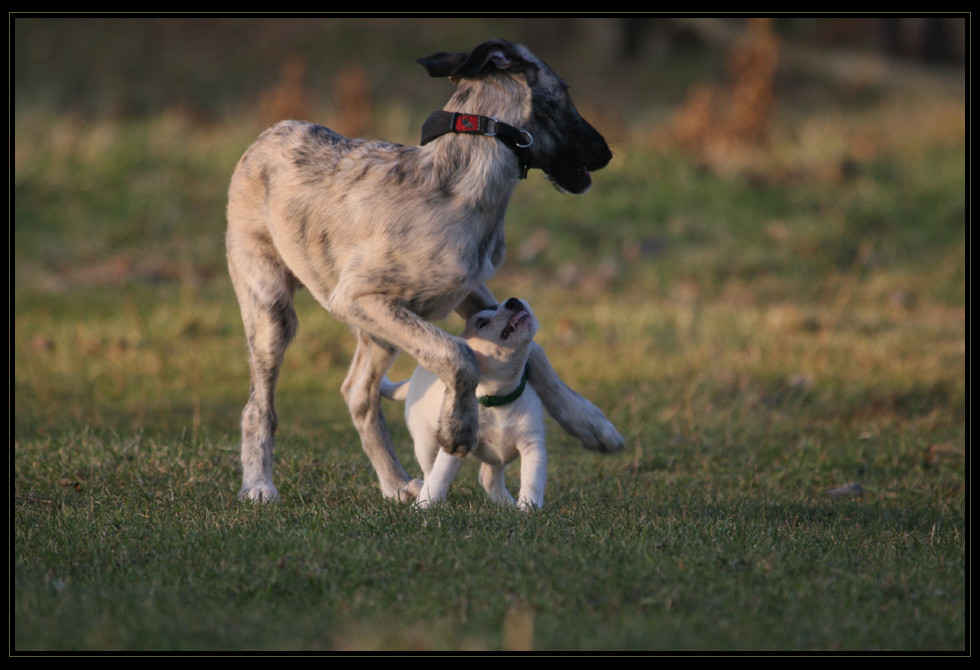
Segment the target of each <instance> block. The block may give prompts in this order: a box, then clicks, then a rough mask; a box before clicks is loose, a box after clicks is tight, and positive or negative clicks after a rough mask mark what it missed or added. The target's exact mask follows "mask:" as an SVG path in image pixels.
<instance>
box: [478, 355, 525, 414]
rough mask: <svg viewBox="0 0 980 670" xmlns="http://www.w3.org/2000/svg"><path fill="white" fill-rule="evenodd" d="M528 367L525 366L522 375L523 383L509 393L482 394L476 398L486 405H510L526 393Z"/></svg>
mask: <svg viewBox="0 0 980 670" xmlns="http://www.w3.org/2000/svg"><path fill="white" fill-rule="evenodd" d="M527 367H528V366H526V365H525V366H524V374H523V375H521V383H520V384H518V385H517V388H516V389H514V390H513V391H511V392H510V393H508V394H507V395H481V396H477V397H476V400H477V402H479V403H480V404H481V405H483V406H484V407H500V406H502V405H509V404H510V403H512V402H514V401H515V400H517V399H518V398H520V397H521V395H522V394H523V393H524V387H525V386H527Z"/></svg>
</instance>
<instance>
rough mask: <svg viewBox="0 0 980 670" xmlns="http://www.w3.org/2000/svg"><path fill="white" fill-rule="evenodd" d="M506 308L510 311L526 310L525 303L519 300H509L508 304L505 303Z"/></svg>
mask: <svg viewBox="0 0 980 670" xmlns="http://www.w3.org/2000/svg"><path fill="white" fill-rule="evenodd" d="M504 307H506V308H507V309H510V310H518V309H524V303H523V302H521V301H520V300H518V299H517V298H508V299H507V302H505V303H504Z"/></svg>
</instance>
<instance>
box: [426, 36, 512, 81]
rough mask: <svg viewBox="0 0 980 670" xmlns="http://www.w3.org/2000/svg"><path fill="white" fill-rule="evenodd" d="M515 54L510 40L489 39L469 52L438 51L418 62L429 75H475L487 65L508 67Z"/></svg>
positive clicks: (500, 68) (500, 67)
mask: <svg viewBox="0 0 980 670" xmlns="http://www.w3.org/2000/svg"><path fill="white" fill-rule="evenodd" d="M515 56H516V52H515V51H514V49H513V48H512V45H511V43H510V42H507V41H505V40H491V41H489V42H484V43H483V44H481V45H479V46H477V47H476V48H475V49H473V51H471V52H470V53H461V52H448V51H440V52H438V53H434V54H432V55H431V56H426V57H425V58H419V59H418V62H419V63H421V65H422V67H424V68H425V69H426V71H427V72H428V73H429V76H430V77H475V76H477V75H479V74H480V73H481V72H483V70H484V68H486V67H487V66H489V65H493V66H494V67H495V68H497V69H498V70H506V69H509V68H510V67H511V66H512V65H513V63H514V61H515Z"/></svg>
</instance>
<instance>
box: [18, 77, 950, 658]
mask: <svg viewBox="0 0 980 670" xmlns="http://www.w3.org/2000/svg"><path fill="white" fill-rule="evenodd" d="M563 74H566V73H564V72H563ZM567 74H568V76H569V78H572V79H574V77H573V73H567ZM924 86H925V87H926V88H925V89H922V88H916V87H914V86H911V85H910V86H903V87H898V88H896V89H889V90H888V91H880V92H876V94H875V95H874V96H867V97H860V96H857V97H856V98H854V99H852V100H849V101H848V102H847V104H836V103H830V102H828V103H827V104H823V105H811V104H799V105H796V106H793V105H790V104H787V105H786V106H785V107H784V108H783V109H782V110H781V114H780V115H779V117H778V122H777V123H776V125H775V127H774V128H773V130H772V135H771V139H770V142H769V144H768V145H767V146H766V148H764V149H753V150H746V151H744V152H741V153H739V152H731V153H730V154H728V155H727V158H726V160H724V161H721V162H719V161H718V160H717V159H716V158H715V159H709V158H707V157H706V155H705V154H697V153H692V152H691V151H688V150H685V149H683V148H681V147H679V146H677V145H676V144H675V143H672V142H670V141H669V140H668V139H665V137H664V135H663V133H660V132H657V129H658V128H660V129H662V128H663V127H665V126H666V125H667V121H663V123H661V124H652V123H651V124H647V125H644V126H641V127H635V126H634V127H627V126H623V127H617V128H616V129H615V131H614V132H613V133H612V135H614V136H613V137H611V139H612V143H613V144H614V150H615V152H616V159H615V160H614V162H613V163H612V164H611V165H610V166H609V167H608V168H607V169H605V170H603V171H602V172H599V173H597V174H596V184H595V186H594V188H593V190H592V191H591V192H590V193H589V194H587V195H585V196H582V197H574V198H573V197H568V196H563V195H560V194H558V193H556V192H555V191H554V190H553V189H551V187H550V186H548V185H547V183H546V182H545V180H544V179H543V177H542V176H541V175H540V174H534V173H532V175H531V178H530V179H529V180H528V181H527V182H526V183H522V184H521V186H520V187H519V189H518V191H517V194H516V196H515V199H514V201H513V202H512V204H511V208H510V212H509V220H508V224H507V225H508V247H509V255H508V260H507V262H506V264H505V267H504V268H503V269H502V271H501V272H500V273H499V274H498V275H497V277H495V278H494V280H493V282H492V283H491V288H492V289H493V291H494V292H495V294H496V295H497V296H498V297H506V296H508V295H517V296H520V297H523V298H526V299H528V300H529V301H530V302H531V304H532V305H533V306H534V308H535V311H536V312H537V314H538V316H539V318H540V321H541V323H542V328H541V332H540V334H539V337H538V340H539V342H541V343H542V344H543V345H544V347H545V349H546V351H548V353H549V355H550V357H551V358H552V361H553V362H554V364H555V366H556V368H557V369H558V370H559V372H560V373H561V374H562V376H563V378H564V379H565V380H566V381H567V382H568V383H569V384H570V385H572V386H573V387H574V388H576V389H577V390H579V391H581V392H582V393H583V394H584V395H586V396H587V397H589V398H591V399H593V400H594V401H595V402H596V403H597V404H598V405H599V406H600V407H601V408H602V409H603V410H604V411H605V412H606V413H607V415H608V416H609V417H610V418H611V419H612V420H613V421H614V422H615V423H616V425H617V426H618V428H619V429H620V431H621V432H622V433H623V435H624V436H625V437H626V439H627V449H626V451H625V453H623V454H621V455H617V456H599V455H595V454H591V453H587V452H585V451H584V450H582V449H581V448H579V447H578V446H577V444H576V443H575V442H574V441H573V440H572V439H571V438H569V437H568V436H567V435H565V434H564V433H562V432H561V430H560V429H559V428H558V427H557V426H556V425H555V424H553V423H551V424H549V432H548V439H549V456H550V460H549V481H548V490H547V492H546V507H545V509H544V510H542V511H541V512H539V513H536V514H530V515H521V514H519V513H516V512H514V511H512V510H500V509H497V508H494V507H492V506H491V505H490V504H489V502H488V501H487V500H486V499H485V495H484V494H483V492H482V490H480V489H479V488H478V486H477V484H476V477H475V471H476V470H475V467H470V468H467V469H464V471H463V474H462V476H461V477H460V479H459V480H458V481H457V482H456V484H455V485H454V488H453V489H452V491H451V493H450V501H449V502H448V503H447V504H445V505H443V506H441V507H439V508H436V509H433V510H430V511H428V512H425V513H420V512H419V511H418V510H415V509H412V508H411V507H408V506H402V505H397V504H393V503H388V502H385V501H383V500H382V499H381V496H380V493H379V490H378V487H377V484H376V480H375V477H374V474H373V472H372V471H371V469H370V466H369V464H368V461H367V459H366V458H365V457H364V456H363V454H362V453H361V450H360V446H359V443H358V439H357V436H356V433H355V432H354V430H353V427H352V425H351V423H350V420H349V417H348V414H347V410H346V407H345V406H344V404H343V402H342V399H341V397H340V394H339V386H340V382H341V381H342V379H343V376H344V373H345V371H346V366H347V364H348V362H349V360H350V357H351V354H352V352H353V339H352V338H351V337H350V336H349V333H348V332H347V329H346V327H345V326H343V325H341V324H338V323H336V322H334V321H332V320H331V318H330V317H329V316H328V315H327V314H326V313H325V312H323V310H321V309H320V308H319V307H318V306H316V305H315V304H314V302H313V301H312V299H310V297H309V296H308V295H306V294H302V293H301V294H300V295H299V297H298V301H297V310H298V312H299V317H300V330H299V335H298V337H297V339H296V341H295V343H294V344H293V345H292V347H291V348H290V350H289V351H288V352H287V356H286V361H285V366H284V371H283V376H282V381H281V384H280V387H279V388H280V392H279V396H278V410H279V417H280V429H279V439H278V445H277V448H278V451H277V464H276V468H277V469H276V477H277V483H278V484H279V487H280V491H281V493H282V496H283V499H282V502H281V503H280V504H278V505H274V506H262V507H259V506H251V505H246V504H242V503H240V502H238V501H237V500H236V494H237V491H238V486H239V472H238V455H237V448H238V445H237V440H238V420H239V415H240V412H241V408H242V406H243V404H244V402H245V399H246V395H247V392H248V368H247V364H246V360H245V342H244V337H243V335H242V333H241V324H240V319H239V315H238V312H237V305H236V302H235V299H234V295H233V292H232V289H231V286H230V282H229V281H228V279H227V276H226V273H225V269H224V260H223V252H224V250H223V230H224V222H223V207H224V197H225V195H224V194H225V189H226V185H227V180H228V177H229V176H230V173H231V170H232V168H233V166H234V164H235V161H236V160H237V158H238V156H239V155H240V153H241V152H242V151H243V150H244V148H245V147H246V146H247V145H248V143H249V142H250V141H251V140H252V139H253V138H254V136H255V135H256V133H257V131H258V129H259V128H260V127H261V126H260V125H257V120H256V119H255V118H253V117H249V116H247V115H243V116H241V117H230V118H227V119H225V120H224V121H223V122H222V123H201V122H199V121H196V120H194V119H193V118H191V117H190V116H189V115H187V114H186V113H183V112H182V111H181V110H180V109H178V108H167V109H161V110H159V111H157V112H154V113H148V114H144V115H140V116H134V117H126V118H118V117H115V118H110V117H98V116H96V117H87V116H84V117H80V116H74V115H68V114H61V113H58V112H56V111H52V110H50V109H48V110H45V109H44V108H41V107H38V108H34V109H31V110H30V113H26V112H24V110H18V115H17V118H16V126H15V133H14V190H13V213H14V216H13V218H14V228H13V231H14V239H13V242H14V246H13V249H14V260H15V262H14V271H13V278H14V285H13V288H12V293H13V298H14V308H13V329H14V331H13V390H14V403H13V419H14V427H13V449H12V463H11V465H12V479H13V485H14V495H13V497H12V517H13V521H14V530H13V534H12V552H11V567H12V595H11V600H12V603H13V620H12V632H11V637H10V639H11V648H12V651H14V652H18V653H30V652H36V653H49V652H50V653H56V652H90V651H105V652H120V651H141V652H145V651H155V652H204V651H225V652H233V653H236V652H268V653H279V652H287V651H301V652H318V651H333V652H341V651H363V650H367V651H423V652H428V651H490V652H497V651H527V650H534V651H543V652H561V651H578V652H595V653H606V652H613V651H632V652H637V653H647V652H720V651H721V652H724V651H730V652H767V651H785V652H804V653H806V652H812V653H824V652H847V653H882V652H905V653H913V654H931V653H940V652H947V653H949V652H952V653H957V652H960V653H962V652H964V651H966V650H967V649H968V644H969V637H968V635H967V620H968V619H967V611H968V604H969V598H968V589H967V583H968V581H967V569H968V568H967V562H966V548H967V532H968V529H967V523H966V509H967V499H968V496H967V489H966V470H967V468H966V462H967V458H966V428H965V421H966V419H965V415H966V344H965V338H966V333H965V331H966V243H965V230H966V228H965V226H966V217H967V209H966V178H965V164H966V152H965V142H964V134H965V102H964V97H963V91H962V88H961V87H957V86H953V87H947V86H938V85H936V84H935V82H929V83H927V84H924ZM923 91H925V93H924V92H923ZM583 107H584V105H583ZM377 111H378V113H377V115H376V117H377V118H379V119H381V120H380V121H379V123H380V124H381V125H385V124H387V126H391V127H403V126H404V127H409V126H411V124H412V119H414V118H415V116H412V114H413V113H409V112H406V111H405V110H404V109H401V108H393V109H391V110H388V109H386V108H382V109H379V110H377ZM423 111H427V110H423ZM405 114H408V117H407V118H406V117H405V116H404V115H405ZM417 116H418V117H419V118H421V117H422V116H424V114H422V113H421V112H419V114H418V115H417ZM654 116H656V115H651V117H654ZM657 118H661V119H666V118H667V117H666V116H664V115H661V116H660V117H657ZM597 125H600V127H601V124H597ZM387 126H386V127H387ZM379 132H380V131H379ZM413 132H414V131H413ZM443 325H444V326H445V327H446V328H448V329H450V330H452V329H457V328H458V327H459V322H458V320H449V321H447V322H446V323H445V324H443ZM411 365H412V361H410V360H407V359H404V358H403V359H402V360H399V361H398V362H397V364H396V368H395V371H394V372H393V376H394V377H400V376H402V375H405V374H408V371H409V370H410V369H411ZM400 409H401V408H400V407H399V406H397V405H396V404H394V403H388V404H386V412H387V415H388V417H389V421H390V423H391V424H392V431H393V434H394V437H395V439H396V442H397V443H398V448H399V454H400V456H401V459H402V461H403V462H404V463H405V464H406V466H407V467H408V468H409V470H410V471H412V472H416V471H417V470H418V468H417V466H416V465H415V464H414V462H413V456H412V452H411V445H410V442H409V437H408V434H407V431H406V429H405V426H404V422H403V420H402V418H401V416H400ZM512 469H513V470H515V473H516V468H512ZM512 474H514V473H512ZM513 488H514V487H512V490H513ZM857 492H860V494H858V493H857Z"/></svg>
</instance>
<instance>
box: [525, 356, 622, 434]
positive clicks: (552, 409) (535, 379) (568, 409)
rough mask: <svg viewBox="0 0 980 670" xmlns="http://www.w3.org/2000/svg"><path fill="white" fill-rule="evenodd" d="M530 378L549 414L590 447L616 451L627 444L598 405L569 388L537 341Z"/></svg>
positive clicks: (530, 358) (531, 359)
mask: <svg viewBox="0 0 980 670" xmlns="http://www.w3.org/2000/svg"><path fill="white" fill-rule="evenodd" d="M528 362H529V364H530V365H529V366H528V375H527V380H528V382H530V384H531V386H532V387H533V388H534V390H535V391H536V392H537V394H538V396H539V397H540V398H541V402H542V403H543V404H544V408H545V409H546V410H548V414H550V415H551V417H552V418H553V419H554V420H555V421H557V422H558V425H560V426H561V427H562V428H563V429H564V430H565V432H567V433H568V434H570V435H571V436H573V437H576V438H578V439H579V440H580V441H581V442H582V446H584V447H585V448H586V449H588V450H589V451H601V452H605V453H613V452H617V451H622V450H623V447H624V446H625V442H624V440H623V436H622V435H620V434H619V431H617V430H616V427H615V426H613V425H612V422H610V421H609V419H607V418H606V416H605V414H603V413H602V410H600V409H599V408H598V407H596V406H595V405H593V404H592V403H591V402H589V401H588V400H586V399H585V398H583V397H582V396H581V395H579V394H578V393H576V392H575V391H573V390H572V389H570V388H569V387H568V386H567V385H566V384H565V382H563V381H562V380H561V378H560V377H559V376H558V373H557V372H555V369H554V368H553V367H551V361H549V360H548V356H547V355H546V354H545V353H544V349H542V348H541V346H540V345H538V344H537V343H536V342H535V343H532V344H531V355H530V356H529V358H528Z"/></svg>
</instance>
